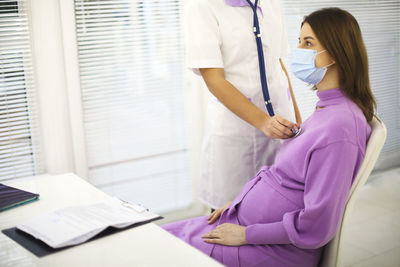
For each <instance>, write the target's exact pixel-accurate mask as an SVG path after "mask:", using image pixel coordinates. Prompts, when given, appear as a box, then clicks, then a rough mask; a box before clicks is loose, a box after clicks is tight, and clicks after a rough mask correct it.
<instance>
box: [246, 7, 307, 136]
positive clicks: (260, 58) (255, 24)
mask: <svg viewBox="0 0 400 267" xmlns="http://www.w3.org/2000/svg"><path fill="white" fill-rule="evenodd" d="M246 1H247V3H249V5H250V7H251V8H252V9H253V32H254V35H255V37H256V43H257V53H258V66H259V69H260V80H261V88H262V92H263V96H264V103H265V106H266V107H267V111H268V114H269V116H271V117H273V116H275V113H274V109H273V107H272V103H271V99H270V97H269V92H268V83H267V76H266V74H265V61H264V52H263V48H262V47H263V46H262V41H261V32H260V25H259V22H258V16H257V4H258V0H255V2H254V4H253V3H252V2H251V1H250V0H246ZM292 132H293V133H294V136H292V138H295V137H297V136H298V135H299V134H300V133H301V128H297V129H296V130H292Z"/></svg>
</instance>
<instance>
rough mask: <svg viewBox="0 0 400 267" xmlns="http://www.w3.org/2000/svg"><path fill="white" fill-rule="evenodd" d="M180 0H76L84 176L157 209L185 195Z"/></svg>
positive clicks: (176, 204) (178, 204)
mask: <svg viewBox="0 0 400 267" xmlns="http://www.w3.org/2000/svg"><path fill="white" fill-rule="evenodd" d="M182 2H183V1H176V0H165V1H153V0H149V1H128V0H122V1H121V0H115V1H111V0H109V1H93V0H85V1H84V0H75V18H76V33H77V43H78V59H79V72H80V85H81V90H82V104H83V112H84V118H83V119H84V128H85V139H86V151H87V154H88V155H87V158H88V164H89V176H90V180H91V182H92V183H93V184H95V185H96V186H98V187H99V188H101V189H102V190H104V191H105V192H108V193H111V194H113V195H117V196H119V197H121V198H123V199H126V200H128V201H132V202H140V203H142V204H144V205H145V206H148V207H149V208H151V209H152V210H154V211H157V212H166V211H169V210H174V209H178V208H182V207H185V206H188V205H189V204H190V203H191V190H190V180H189V177H188V175H189V174H188V169H187V148H186V142H185V129H184V113H183V92H182V90H183V88H182V85H183V69H184V68H183V54H182V53H183V49H182V34H181V26H180V24H181V13H182V5H183V3H182ZM182 185H183V186H182ZM160 191H162V192H161V193H160ZM143 192H145V194H144V193H143ZM155 196H157V197H155Z"/></svg>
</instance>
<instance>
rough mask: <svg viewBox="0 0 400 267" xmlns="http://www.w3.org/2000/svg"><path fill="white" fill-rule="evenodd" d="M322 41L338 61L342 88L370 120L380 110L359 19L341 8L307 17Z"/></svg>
mask: <svg viewBox="0 0 400 267" xmlns="http://www.w3.org/2000/svg"><path fill="white" fill-rule="evenodd" d="M306 22H307V23H308V24H310V26H311V28H312V29H313V31H314V33H315V34H316V36H317V38H318V40H319V41H320V42H321V44H322V45H323V46H324V47H325V49H326V50H327V51H328V52H329V54H330V55H331V56H332V57H333V59H334V60H335V62H336V65H337V68H338V72H339V84H340V90H341V91H342V93H343V94H344V95H346V96H347V97H348V98H350V99H351V100H352V101H353V102H354V103H356V104H357V105H358V107H360V109H361V110H362V112H363V113H364V116H365V118H366V119H367V121H371V120H372V117H373V116H374V113H375V109H376V101H375V98H374V95H373V94H372V91H371V87H370V82H369V74H368V56H367V50H366V48H365V45H364V41H363V39H362V36H361V30H360V27H359V25H358V23H357V21H356V19H355V18H354V17H353V16H352V15H351V14H350V13H349V12H347V11H345V10H342V9H340V8H334V7H332V8H323V9H320V10H317V11H314V12H313V13H311V14H310V15H308V16H306V17H304V20H303V23H302V24H301V25H303V24H304V23H306Z"/></svg>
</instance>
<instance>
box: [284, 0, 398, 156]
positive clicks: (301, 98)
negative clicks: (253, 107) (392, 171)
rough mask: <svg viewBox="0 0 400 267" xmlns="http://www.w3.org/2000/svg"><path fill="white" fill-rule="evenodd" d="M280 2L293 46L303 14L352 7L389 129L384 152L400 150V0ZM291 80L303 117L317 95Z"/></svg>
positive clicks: (314, 101)
mask: <svg viewBox="0 0 400 267" xmlns="http://www.w3.org/2000/svg"><path fill="white" fill-rule="evenodd" d="M281 4H282V7H283V9H284V13H285V19H286V27H287V31H288V38H289V42H290V45H291V47H292V48H294V47H297V45H298V37H299V32H300V25H301V22H302V20H303V17H304V16H305V15H308V14H310V13H311V12H312V11H315V10H317V9H319V8H323V7H332V6H334V7H339V8H342V9H345V10H347V11H349V12H350V13H351V14H352V15H353V16H354V17H355V18H356V19H357V21H358V23H359V25H360V28H361V32H362V35H363V39H364V42H365V45H366V48H367V52H368V59H369V73H370V82H371V89H372V91H373V93H374V95H375V97H376V100H377V104H378V116H379V117H380V118H381V119H382V120H383V122H384V123H385V124H386V127H387V130H388V135H387V139H386V143H385V145H384V147H383V150H382V153H381V156H382V155H385V154H389V153H392V152H395V151H400V116H399V115H400V78H399V77H400V76H399V73H400V43H399V42H400V39H399V37H400V19H399V18H400V2H399V1H389V0H380V1H372V0H370V1H359V0H357V1H347V0H344V1H343V0H339V1H329V0H318V1H306V0H305V1H296V0H282V1H281ZM287 63H289V60H287ZM286 66H288V67H289V64H286ZM291 80H292V83H293V86H294V90H295V95H296V99H297V101H298V105H299V108H300V110H301V112H302V116H303V121H304V120H305V119H306V118H307V117H308V116H309V115H311V113H312V112H313V111H314V107H315V103H316V101H317V98H316V96H315V94H314V93H312V92H311V91H310V89H309V88H310V86H307V85H306V84H304V83H303V82H301V81H299V80H298V79H296V78H295V77H294V76H293V75H291Z"/></svg>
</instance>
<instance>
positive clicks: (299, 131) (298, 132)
mask: <svg viewBox="0 0 400 267" xmlns="http://www.w3.org/2000/svg"><path fill="white" fill-rule="evenodd" d="M301 131H302V129H301V128H297V129H296V130H295V131H293V133H294V135H293V136H292V138H296V137H297V136H299V135H300V133H301Z"/></svg>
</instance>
